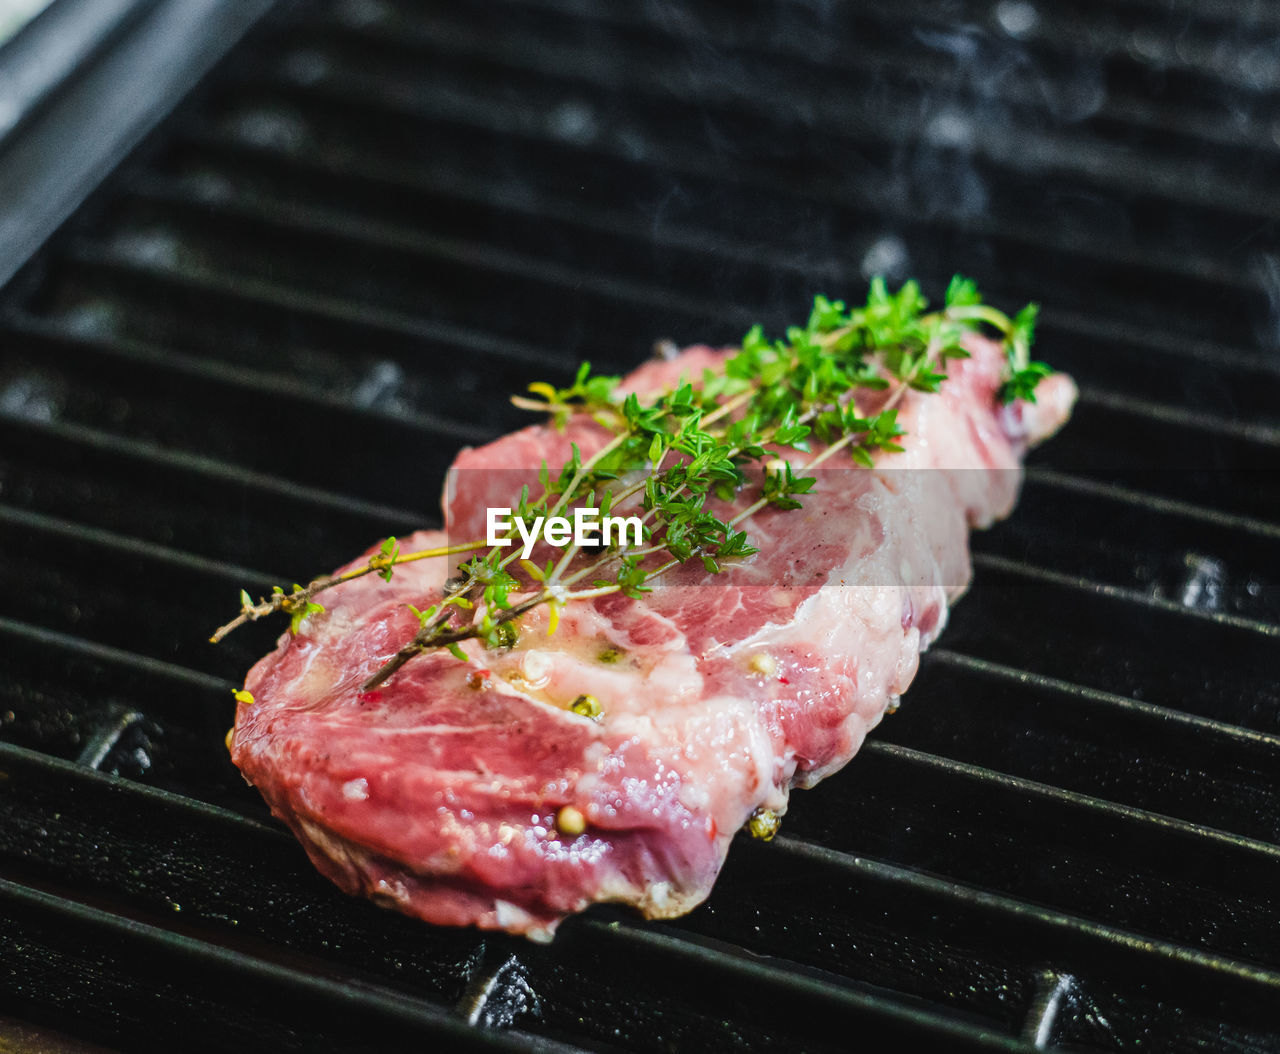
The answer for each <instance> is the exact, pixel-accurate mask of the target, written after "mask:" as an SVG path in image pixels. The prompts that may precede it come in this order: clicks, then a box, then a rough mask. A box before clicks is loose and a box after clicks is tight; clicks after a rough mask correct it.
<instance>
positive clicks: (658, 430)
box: [212, 275, 1050, 716]
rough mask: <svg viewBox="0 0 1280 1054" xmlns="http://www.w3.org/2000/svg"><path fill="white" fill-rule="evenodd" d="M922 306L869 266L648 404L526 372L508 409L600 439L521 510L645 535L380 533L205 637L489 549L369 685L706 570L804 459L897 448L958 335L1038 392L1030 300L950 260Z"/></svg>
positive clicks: (794, 492) (587, 373)
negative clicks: (543, 547)
mask: <svg viewBox="0 0 1280 1054" xmlns="http://www.w3.org/2000/svg"><path fill="white" fill-rule="evenodd" d="M927 307H928V304H927V301H926V300H925V299H924V297H923V296H922V295H921V293H920V288H919V286H918V285H917V284H916V283H915V282H913V281H912V282H907V283H905V284H904V285H903V286H902V287H901V288H900V289H899V290H898V291H897V292H896V293H893V292H890V291H889V289H888V288H887V286H886V285H885V283H884V280H883V279H880V278H876V279H874V280H873V281H872V282H871V288H870V290H869V292H868V295H867V299H866V302H865V304H862V305H859V306H856V307H853V308H847V307H846V306H845V304H844V302H843V301H839V300H828V299H827V298H826V297H822V296H819V297H817V298H815V300H814V305H813V310H812V312H811V313H810V315H809V319H808V322H807V323H806V324H805V325H804V326H792V327H791V328H789V329H788V330H787V333H786V337H785V339H782V340H770V339H768V338H767V337H766V336H765V334H764V332H763V330H762V329H761V327H760V326H755V327H753V328H752V329H751V331H750V332H749V333H747V335H746V336H745V337H744V338H743V340H742V346H741V349H740V351H739V352H738V353H737V354H736V355H734V356H732V357H731V358H730V359H728V360H727V362H726V365H725V370H724V372H723V373H720V374H717V373H713V372H711V371H709V370H708V371H706V372H705V373H704V375H703V377H702V378H701V380H700V383H698V384H696V385H695V384H694V383H690V382H683V383H681V384H679V385H678V386H677V387H676V388H674V389H673V390H671V391H668V392H665V393H663V394H662V395H661V396H659V397H658V398H656V399H654V400H652V401H644V402H642V401H641V400H640V399H639V398H638V397H637V396H636V395H635V394H628V395H626V396H621V395H620V394H619V393H618V391H617V389H618V386H619V383H620V380H621V378H618V377H612V376H598V375H593V374H592V372H591V367H590V364H589V363H583V364H582V367H581V368H580V369H579V371H578V373H577V376H576V377H575V379H574V381H573V383H572V384H571V385H569V386H568V387H566V388H556V387H554V386H553V385H550V384H544V383H537V384H531V385H530V386H529V390H530V393H531V396H532V397H529V396H519V397H516V398H514V399H513V400H512V401H513V402H514V403H515V404H516V405H517V406H521V407H524V408H525V409H530V410H537V411H542V412H546V413H549V414H550V415H551V419H552V421H553V423H554V424H555V425H556V426H557V427H563V426H564V424H565V423H566V422H567V421H568V420H569V418H570V417H572V416H574V415H578V414H586V415H589V416H590V418H591V419H592V420H594V421H595V422H596V423H598V424H599V425H601V426H603V427H604V428H606V429H608V431H609V432H611V433H612V437H611V438H610V439H609V441H608V442H607V443H605V444H604V445H603V446H602V447H601V448H600V449H599V450H597V451H596V452H595V453H593V454H591V455H590V456H588V457H587V458H585V459H584V458H582V456H581V454H580V452H579V450H578V448H577V446H576V445H574V446H573V448H572V449H573V454H572V457H571V458H570V459H569V461H568V462H567V463H565V464H564V465H562V466H560V468H559V469H558V470H553V469H552V468H551V466H549V465H547V464H546V463H545V462H544V463H543V466H542V470H541V472H540V474H539V483H540V485H541V488H542V493H541V495H540V496H538V497H537V498H532V497H531V496H530V492H529V488H528V487H527V486H526V487H524V488H523V491H522V493H521V495H520V501H519V506H518V508H516V509H514V510H513V511H514V512H515V514H516V515H517V516H518V517H520V518H522V519H526V520H529V519H532V518H534V517H535V516H538V515H546V516H547V517H548V518H550V517H554V516H559V515H562V514H563V513H564V512H565V510H566V509H568V508H570V507H571V506H575V507H586V508H597V509H599V510H600V515H601V516H605V515H607V514H609V512H610V510H611V509H615V508H618V507H620V506H621V505H622V504H623V503H625V502H631V503H632V504H633V505H638V506H639V510H640V518H641V521H642V523H643V524H644V539H643V541H642V543H641V544H640V545H639V546H635V545H622V544H614V545H611V546H609V547H607V548H604V549H594V550H592V552H591V553H590V558H589V559H584V560H581V561H578V562H577V563H576V564H575V559H576V558H577V557H578V556H579V555H580V550H579V548H578V547H577V546H576V545H570V546H568V547H567V548H566V549H565V551H564V553H563V554H562V555H561V556H560V558H559V559H558V560H554V559H553V560H548V561H547V563H546V565H545V566H544V567H538V566H536V565H534V564H533V563H532V562H531V561H528V560H519V565H518V567H516V568H512V564H513V563H515V562H516V561H517V559H518V557H519V550H518V549H516V550H506V549H502V548H493V549H489V548H488V546H487V545H486V543H485V542H484V541H477V542H469V543H464V544H461V545H455V546H449V547H445V548H440V549H433V550H426V551H420V552H415V553H401V552H400V548H399V544H398V542H397V541H396V539H395V538H388V539H387V540H386V541H385V542H384V543H383V544H382V546H381V548H380V549H379V550H378V551H377V552H376V553H375V554H374V555H373V556H372V557H371V558H370V559H369V560H368V562H367V563H366V564H365V565H362V566H360V567H357V568H353V569H351V570H349V571H346V572H344V573H342V574H340V575H329V576H322V577H321V578H317V579H315V580H314V581H312V582H311V583H309V584H308V585H306V586H299V585H295V586H294V587H293V590H292V592H285V591H284V590H283V589H281V588H280V587H276V589H275V591H274V592H273V594H272V595H271V596H270V597H267V598H263V599H261V600H259V601H258V602H257V603H254V602H253V601H252V599H251V598H250V597H249V595H248V594H247V593H245V592H243V591H242V592H241V594H240V602H241V608H240V614H239V615H238V616H237V617H236V618H235V619H233V620H232V621H231V622H229V623H227V624H226V625H225V626H223V627H221V628H220V629H219V630H218V631H217V632H216V633H215V634H214V636H213V638H212V639H213V640H214V641H215V642H216V641H219V640H221V639H222V638H223V637H224V636H226V634H227V633H229V632H230V631H231V630H233V629H235V628H236V627H237V626H240V625H242V624H244V623H245V622H250V621H254V620H256V619H259V618H262V617H264V616H265V615H269V614H272V613H274V612H276V611H283V612H285V613H286V614H288V615H289V616H290V619H291V629H292V631H293V632H295V633H296V632H297V631H298V629H299V627H300V626H301V624H302V622H303V621H304V620H305V619H306V618H307V617H308V616H310V615H312V614H318V613H320V612H322V611H323V610H324V608H323V606H322V605H320V604H319V603H317V602H316V601H315V600H314V597H315V596H316V594H318V593H320V592H322V591H324V590H327V589H331V588H333V587H335V586H337V585H340V584H342V583H343V582H348V581H351V580H352V579H355V578H359V577H362V576H364V575H367V574H377V575H379V576H380V577H382V578H383V579H385V580H386V581H390V580H391V577H392V574H393V572H394V568H395V567H396V566H398V565H399V564H402V563H407V562H409V561H412V560H422V559H427V558H429V557H436V556H446V555H451V554H455V553H467V552H477V551H480V550H487V551H485V552H483V553H482V554H481V555H476V556H474V557H472V558H471V559H470V560H467V561H465V562H464V563H462V564H461V566H460V567H459V568H458V572H457V574H456V575H455V576H454V578H452V579H450V581H449V582H448V583H447V584H446V590H445V593H444V596H443V597H442V598H441V600H440V601H439V602H438V603H436V604H432V605H431V606H429V607H427V608H426V609H425V610H422V611H419V610H418V609H416V608H411V610H412V611H413V613H414V615H415V616H416V617H417V619H418V622H419V629H418V631H417V633H415V634H414V636H413V639H412V640H411V641H410V642H409V643H408V644H406V645H405V646H404V647H403V648H401V649H400V651H399V652H397V653H396V654H395V655H394V656H393V657H392V658H391V659H390V660H388V661H387V662H386V663H385V664H384V665H383V666H382V667H381V668H380V669H379V670H378V672H377V673H375V674H374V675H373V676H372V677H370V678H369V679H368V680H367V681H366V682H365V684H364V685H363V687H364V689H365V690H369V689H372V688H375V687H377V686H378V685H380V684H382V683H383V682H384V681H385V680H386V679H387V678H388V677H390V676H391V675H392V674H393V673H395V671H396V670H398V669H399V668H400V667H401V666H403V665H404V664H405V663H406V662H408V661H409V660H410V659H412V658H413V657H414V656H416V655H419V654H422V653H423V652H425V651H428V650H432V649H435V648H442V647H443V648H448V649H449V650H450V651H451V652H452V653H453V654H454V655H455V656H457V657H458V658H460V659H464V660H465V659H466V654H465V653H464V652H463V651H462V649H461V647H460V644H461V642H462V641H464V640H469V639H478V640H480V641H481V642H483V644H484V645H485V646H486V647H489V648H509V647H511V646H512V645H513V644H514V643H515V642H516V639H517V634H518V623H519V619H520V617H521V616H522V615H524V614H525V613H526V612H528V611H531V610H533V609H534V608H536V607H539V606H541V605H546V606H547V607H548V609H549V616H548V629H547V631H548V633H553V632H554V631H555V628H556V624H557V622H558V619H559V615H560V611H561V610H562V609H563V607H564V605H565V604H567V603H570V602H571V601H574V600H584V599H590V598H592V597H599V596H605V595H608V594H610V593H623V594H625V595H627V596H632V597H636V596H640V595H641V594H643V593H645V592H648V591H649V590H650V588H651V586H650V584H649V583H651V582H653V580H654V579H656V578H658V577H659V576H661V575H662V574H664V573H665V572H667V571H668V570H670V569H671V568H673V567H676V566H679V565H680V564H683V563H685V562H686V561H689V560H692V559H695V558H696V559H697V560H699V561H700V562H701V563H702V565H703V567H704V568H705V569H706V570H707V571H708V572H709V573H716V572H718V571H719V570H720V569H721V567H722V566H723V564H724V563H725V562H727V561H734V560H740V559H742V558H744V557H747V556H750V555H752V554H753V553H755V552H756V551H757V550H756V549H755V547H754V546H752V545H751V544H750V541H749V540H748V537H747V534H746V531H745V530H743V529H742V526H741V525H742V524H743V523H744V522H745V521H746V520H748V519H749V518H750V517H751V516H753V515H754V514H755V513H756V512H758V511H760V510H761V509H763V508H765V507H766V506H769V505H773V506H775V507H777V508H780V509H794V508H799V507H800V506H801V501H800V498H801V497H803V496H804V495H805V494H807V493H808V492H809V491H810V490H811V489H812V487H813V486H814V484H815V482H816V478H815V477H813V476H808V475H804V473H805V472H806V471H808V470H810V469H814V468H816V467H818V466H819V465H821V464H822V463H823V462H825V461H827V460H829V459H830V458H832V457H835V456H836V455H837V454H842V453H843V454H845V455H846V456H848V457H850V458H851V459H853V460H854V461H856V462H857V463H859V464H861V465H864V466H867V467H870V466H871V465H872V464H874V455H875V453H876V452H877V451H888V452H894V451H901V450H902V447H901V446H900V445H899V443H898V440H899V439H900V438H901V437H902V435H903V434H904V433H903V431H902V429H901V428H900V427H899V425H898V420H897V416H898V410H897V406H898V403H899V402H900V401H901V400H902V398H903V396H904V395H905V394H906V392H908V391H910V390H915V391H919V392H937V391H938V390H939V389H940V387H941V385H942V383H943V381H945V380H946V377H947V374H946V363H947V361H948V360H949V359H956V358H967V357H968V352H967V351H966V350H965V349H964V346H963V343H962V341H963V338H964V336H965V334H966V333H969V332H975V331H982V330H983V329H984V327H985V328H987V329H989V330H994V331H995V332H996V333H997V334H998V335H999V337H1000V339H1001V340H1002V342H1003V345H1004V348H1005V352H1006V356H1007V363H1006V374H1005V380H1004V382H1003V384H1002V386H1001V388H1000V392H999V397H1000V398H1001V400H1002V401H1004V402H1006V403H1007V402H1012V401H1013V400H1015V399H1026V400H1029V401H1032V402H1034V401H1035V389H1036V385H1037V384H1038V383H1039V381H1040V380H1041V378H1043V377H1045V376H1047V375H1048V374H1049V372H1050V369H1049V367H1048V366H1046V365H1045V364H1044V363H1042V362H1035V361H1032V360H1031V357H1030V349H1031V342H1032V339H1033V336H1034V328H1035V323H1036V316H1037V313H1038V307H1037V305H1035V304H1029V305H1027V307H1025V308H1023V309H1022V310H1021V311H1019V312H1018V313H1017V314H1016V315H1015V316H1014V317H1013V318H1010V317H1009V316H1008V315H1006V314H1004V313H1003V312H1001V311H998V310H996V309H995V308H993V307H990V306H989V305H987V304H984V303H983V302H982V297H981V296H980V294H979V293H978V290H977V287H976V286H975V285H974V283H973V282H971V281H969V280H968V279H965V278H962V277H960V276H959V275H957V276H956V277H955V278H953V279H952V280H951V284H950V285H949V286H948V288H947V293H946V300H945V305H944V307H943V309H942V310H940V311H934V312H928V311H927V310H926V309H927ZM858 389H871V390H881V391H887V392H888V394H887V396H885V397H884V398H883V400H882V401H881V402H880V403H879V404H878V405H879V409H878V410H877V411H876V412H875V413H874V414H873V415H872V416H870V417H866V418H864V417H862V416H860V413H859V410H858V407H857V404H856V402H855V400H854V398H853V394H854V393H855V392H856V391H857V390H858ZM815 442H816V444H818V445H820V446H821V448H822V449H821V450H820V452H818V453H817V454H815V455H813V456H812V457H809V459H808V460H807V461H806V462H805V463H804V464H803V465H802V466H801V467H800V469H799V473H797V471H796V470H795V469H793V467H792V465H791V464H790V463H789V462H787V461H785V460H783V459H782V458H781V456H780V454H781V453H782V452H785V451H787V450H792V451H799V452H801V453H803V454H809V452H810V450H811V445H812V444H814V443H815ZM753 467H754V468H755V471H754V472H749V471H748V469H751V468H753ZM746 488H753V489H755V490H756V491H757V492H758V495H757V497H756V499H755V500H754V501H753V502H751V503H750V504H748V505H747V506H746V507H745V508H743V509H742V510H741V511H738V512H737V513H736V514H734V515H733V516H732V517H731V518H730V519H724V518H722V517H721V516H719V515H717V513H716V512H715V511H714V509H713V506H712V505H711V504H710V503H711V501H712V499H713V498H718V499H720V500H722V501H726V502H727V501H730V500H732V499H733V498H734V497H735V496H736V495H738V494H739V493H740V492H741V491H742V490H744V489H746ZM521 572H523V575H522V576H520V577H518V575H520V573H521ZM463 612H465V613H467V614H465V615H463V617H461V618H458V617H456V616H458V615H459V614H461V613H463ZM589 716H591V715H589Z"/></svg>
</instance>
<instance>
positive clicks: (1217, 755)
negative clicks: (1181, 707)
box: [874, 649, 1280, 844]
mask: <svg viewBox="0 0 1280 1054" xmlns="http://www.w3.org/2000/svg"><path fill="white" fill-rule="evenodd" d="M917 704H918V705H917ZM874 741H875V742H885V743H893V744H898V745H902V746H907V747H911V748H913V749H916V750H923V751H927V752H929V753H932V754H935V755H939V756H945V757H947V758H951V759H954V760H956V761H959V762H964V763H967V764H971V765H976V766H980V767H983V768H986V769H990V770H992V771H996V772H1003V773H1007V774H1009V775H1013V776H1018V777H1021V778H1025V779H1029V780H1032V781H1035V782H1037V783H1041V784H1047V785H1049V786H1053V787H1058V788H1061V789H1063V790H1069V791H1073V792H1077V793H1082V794H1086V795H1090V796H1093V797H1097V798H1101V799H1105V800H1106V801H1108V802H1113V803H1117V804H1120V805H1126V806H1133V807H1136V808H1139V809H1143V810H1146V811H1149V812H1152V813H1157V814H1160V815H1163V816H1167V817H1175V818H1178V819H1182V820H1186V821H1190V822H1192V823H1197V824H1203V825H1205V826H1207V827H1212V828H1216V829H1219V830H1222V831H1227V832H1233V833H1235V834H1239V835H1243V836H1246V837H1249V838H1253V839H1257V840H1260V841H1264V842H1269V843H1275V844H1280V819H1277V817H1280V808H1278V806H1280V783H1278V782H1277V779H1276V776H1275V773H1276V771H1277V769H1278V768H1280V766H1277V751H1278V750H1280V736H1275V735H1270V734H1266V733H1260V732H1255V731H1251V730H1247V729H1241V728H1238V727H1236V726H1234V725H1228V724H1224V723H1223V722H1220V721H1213V720H1211V719H1207V718H1201V717H1196V716H1193V715H1190V714H1184V713H1182V712H1180V711H1177V710H1173V709H1170V708H1168V707H1163V706H1158V705H1156V704H1153V703H1144V702H1140V701H1137V700H1134V699H1128V698H1126V697H1124V696H1118V695H1112V694H1110V693H1107V692H1101V691H1098V690H1096V689H1090V688H1086V687H1083V686H1081V685H1077V684H1072V683H1070V682H1068V681H1058V680H1055V679H1053V678H1050V677H1040V676H1035V675H1032V674H1028V673H1026V672H1025V671H1023V670H1020V669H1016V668H1013V667H1009V666H1001V665H999V664H997V663H990V662H986V661H984V660H981V659H975V658H972V657H971V656H968V655H965V654H963V653H959V652H954V651H950V650H947V649H933V650H932V651H930V653H929V654H928V656H927V657H926V658H925V659H924V660H923V661H922V662H921V667H920V673H919V674H918V675H917V678H916V680H915V682H914V683H913V684H912V687H911V695H910V696H908V697H907V698H906V699H905V700H904V702H903V706H902V708H901V709H900V710H899V711H898V712H897V714H896V715H895V716H894V717H893V718H892V719H891V720H886V721H885V722H884V724H883V726H882V727H881V728H880V729H879V730H878V731H877V732H876V734H875V740H874Z"/></svg>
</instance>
